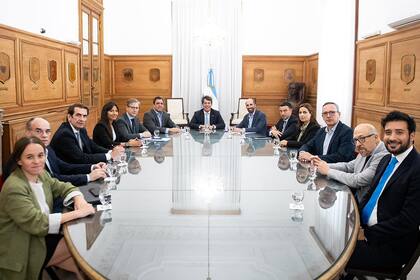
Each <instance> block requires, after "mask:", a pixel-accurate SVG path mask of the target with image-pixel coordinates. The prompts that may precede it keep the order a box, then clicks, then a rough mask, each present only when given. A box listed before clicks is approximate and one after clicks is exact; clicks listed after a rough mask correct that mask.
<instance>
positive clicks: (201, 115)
mask: <svg viewBox="0 0 420 280" xmlns="http://www.w3.org/2000/svg"><path fill="white" fill-rule="evenodd" d="M212 103H213V100H212V98H211V97H210V96H208V95H205V96H203V97H202V98H201V104H202V106H203V108H202V109H201V110H198V111H196V112H195V113H194V116H193V117H192V119H191V122H190V124H189V126H190V127H191V128H192V129H204V128H205V127H209V128H211V129H224V128H225V122H224V121H223V118H222V116H221V115H220V113H219V111H217V110H214V109H213V108H212V107H211V106H212Z"/></svg>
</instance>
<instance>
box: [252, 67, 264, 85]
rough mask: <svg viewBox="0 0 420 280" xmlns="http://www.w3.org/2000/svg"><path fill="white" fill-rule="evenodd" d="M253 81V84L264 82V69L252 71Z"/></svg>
mask: <svg viewBox="0 0 420 280" xmlns="http://www.w3.org/2000/svg"><path fill="white" fill-rule="evenodd" d="M254 81H255V82H262V81H264V69H261V68H255V69H254Z"/></svg>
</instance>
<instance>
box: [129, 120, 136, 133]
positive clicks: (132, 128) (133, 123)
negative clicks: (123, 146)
mask: <svg viewBox="0 0 420 280" xmlns="http://www.w3.org/2000/svg"><path fill="white" fill-rule="evenodd" d="M130 121H131V131H132V132H133V133H135V132H136V124H135V122H134V118H132V119H131V120H130Z"/></svg>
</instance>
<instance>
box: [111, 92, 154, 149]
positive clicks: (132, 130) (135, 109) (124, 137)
mask: <svg viewBox="0 0 420 280" xmlns="http://www.w3.org/2000/svg"><path fill="white" fill-rule="evenodd" d="M139 110H140V101H138V100H137V99H135V98H130V99H128V100H127V106H126V108H125V111H126V113H125V114H123V115H122V116H121V117H120V118H119V119H118V120H117V121H116V122H115V125H116V127H117V130H118V135H119V136H120V138H121V141H122V142H128V141H129V140H130V139H140V138H143V137H144V138H148V137H150V136H151V134H150V132H149V131H148V130H147V128H146V127H145V126H144V125H143V124H142V123H141V122H140V120H139V118H138V117H137V115H138V113H139Z"/></svg>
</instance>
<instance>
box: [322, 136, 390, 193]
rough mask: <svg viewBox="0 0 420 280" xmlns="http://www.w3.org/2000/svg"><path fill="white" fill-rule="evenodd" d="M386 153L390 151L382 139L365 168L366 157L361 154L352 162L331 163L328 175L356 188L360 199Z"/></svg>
mask: <svg viewBox="0 0 420 280" xmlns="http://www.w3.org/2000/svg"><path fill="white" fill-rule="evenodd" d="M386 154H388V151H387V150H386V148H385V145H384V143H383V142H382V141H381V142H380V143H379V144H378V146H376V148H375V150H373V152H372V156H371V157H370V159H369V160H368V162H367V163H366V165H365V168H364V169H363V170H362V168H363V165H364V163H365V160H366V157H362V156H361V155H360V154H359V155H357V157H356V158H355V159H354V160H352V161H350V162H337V163H329V164H328V166H329V167H330V170H329V171H328V174H327V175H328V177H329V178H331V179H334V180H337V181H339V182H341V183H343V184H346V185H347V186H349V187H350V188H354V189H356V190H357V192H356V193H357V198H358V200H359V201H360V200H361V199H362V198H363V196H364V195H365V194H366V192H367V191H368V189H369V186H370V184H371V182H372V179H373V176H374V175H375V171H376V168H377V167H378V164H379V162H380V161H381V159H382V158H383V157H384V156H385V155H386Z"/></svg>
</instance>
